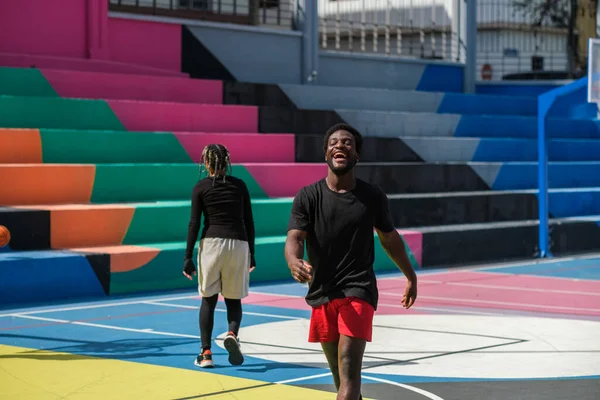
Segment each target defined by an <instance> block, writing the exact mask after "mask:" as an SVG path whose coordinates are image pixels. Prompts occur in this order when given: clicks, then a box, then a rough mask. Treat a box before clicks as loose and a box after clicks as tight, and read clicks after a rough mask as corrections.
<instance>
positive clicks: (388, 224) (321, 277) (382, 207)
mask: <svg viewBox="0 0 600 400" xmlns="http://www.w3.org/2000/svg"><path fill="white" fill-rule="evenodd" d="M374 227H375V228H377V229H379V230H381V231H383V232H391V231H392V230H394V223H393V220H392V217H391V215H390V212H389V206H388V199H387V196H386V195H385V193H384V192H383V191H382V190H381V189H380V188H378V187H376V186H373V185H371V184H369V183H367V182H365V181H362V180H360V179H356V186H355V187H354V189H353V190H352V191H348V192H345V193H337V192H334V191H332V190H331V189H329V187H328V186H327V182H326V181H325V179H321V180H320V181H318V182H316V183H314V184H312V185H309V186H306V187H304V188H302V189H301V190H300V192H298V194H297V195H296V197H295V198H294V203H293V205H292V213H291V216H290V220H289V224H288V230H291V229H299V230H302V231H306V232H307V238H306V247H307V253H308V261H309V263H310V264H311V265H312V267H313V279H312V282H311V284H310V286H309V289H308V294H307V295H306V302H307V303H308V304H309V305H310V306H313V307H314V306H318V305H321V304H325V303H327V302H328V301H329V300H331V299H335V298H343V297H351V296H353V297H358V298H360V299H363V300H365V301H367V302H368V303H369V304H371V305H372V306H373V307H374V308H375V309H377V302H378V298H379V294H378V291H377V281H376V278H375V272H374V271H373V262H374V260H375V240H374V230H373V228H374Z"/></svg>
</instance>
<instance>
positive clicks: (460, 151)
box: [380, 137, 600, 162]
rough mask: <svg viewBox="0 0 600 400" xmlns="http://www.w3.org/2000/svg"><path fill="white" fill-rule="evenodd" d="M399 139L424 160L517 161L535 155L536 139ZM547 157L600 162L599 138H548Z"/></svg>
mask: <svg viewBox="0 0 600 400" xmlns="http://www.w3.org/2000/svg"><path fill="white" fill-rule="evenodd" d="M380 140H383V139H380ZM400 140H401V141H402V142H403V143H404V145H405V146H407V147H408V148H409V149H410V151H412V152H413V153H414V154H415V155H417V156H418V157H419V158H420V159H422V160H423V161H425V162H470V161H475V162H510V161H517V162H518V161H537V158H538V149H537V139H516V138H464V137H461V138H458V137H452V138H444V137H401V138H400ZM396 147H400V146H399V145H396ZM405 152H406V150H405ZM401 154H402V155H403V153H401ZM381 155H382V156H385V155H386V154H385V153H383V154H381ZM548 157H549V160H550V161H600V137H599V138H598V139H595V140H591V139H550V140H549V141H548ZM381 161H387V160H381ZM390 161H391V160H390Z"/></svg>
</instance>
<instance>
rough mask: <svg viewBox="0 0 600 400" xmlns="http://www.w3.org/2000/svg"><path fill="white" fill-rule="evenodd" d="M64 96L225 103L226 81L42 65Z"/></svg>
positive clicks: (50, 80) (45, 72)
mask: <svg viewBox="0 0 600 400" xmlns="http://www.w3.org/2000/svg"><path fill="white" fill-rule="evenodd" d="M40 72H41V73H42V74H43V75H44V77H45V78H46V79H47V80H48V82H50V84H51V85H52V87H53V88H54V90H55V91H56V92H57V93H58V95H59V96H61V97H74V98H84V99H123V100H148V101H172V102H181V103H201V104H202V103H203V104H222V103H223V82H221V81H217V80H204V79H190V78H178V77H167V76H151V75H132V74H115V73H103V72H81V71H65V70H56V69H40Z"/></svg>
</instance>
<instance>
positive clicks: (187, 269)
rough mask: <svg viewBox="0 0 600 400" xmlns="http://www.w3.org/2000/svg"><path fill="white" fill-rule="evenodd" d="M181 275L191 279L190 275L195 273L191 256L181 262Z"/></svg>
mask: <svg viewBox="0 0 600 400" xmlns="http://www.w3.org/2000/svg"><path fill="white" fill-rule="evenodd" d="M183 275H184V276H185V277H186V278H188V279H189V280H190V281H191V280H192V275H196V266H195V265H194V262H193V261H192V259H191V258H186V259H185V260H184V262H183Z"/></svg>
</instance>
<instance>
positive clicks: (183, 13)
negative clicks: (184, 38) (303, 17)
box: [108, 0, 298, 29]
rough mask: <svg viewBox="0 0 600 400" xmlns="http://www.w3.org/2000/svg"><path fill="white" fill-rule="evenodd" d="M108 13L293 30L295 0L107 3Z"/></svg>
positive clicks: (135, 0) (127, 0)
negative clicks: (115, 12) (125, 13)
mask: <svg viewBox="0 0 600 400" xmlns="http://www.w3.org/2000/svg"><path fill="white" fill-rule="evenodd" d="M108 1H109V10H111V11H119V12H127V13H135V14H145V15H157V16H168V17H176V18H185V19H194V20H204V21H213V22H228V23H235V24H243V25H259V26H267V27H271V28H284V29H296V14H297V9H298V3H297V1H296V0H108Z"/></svg>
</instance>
